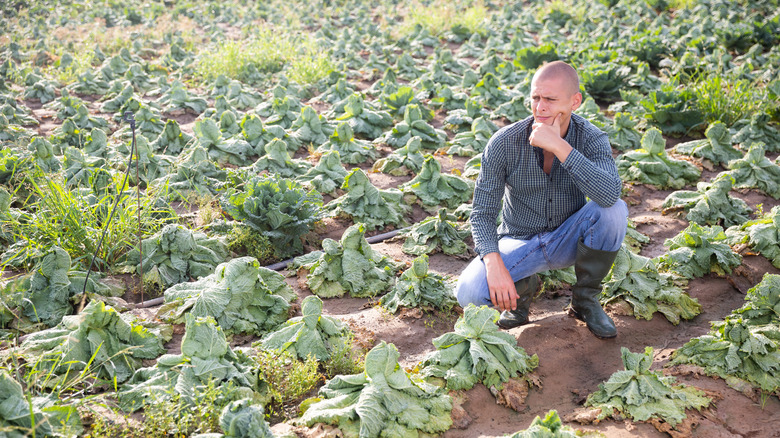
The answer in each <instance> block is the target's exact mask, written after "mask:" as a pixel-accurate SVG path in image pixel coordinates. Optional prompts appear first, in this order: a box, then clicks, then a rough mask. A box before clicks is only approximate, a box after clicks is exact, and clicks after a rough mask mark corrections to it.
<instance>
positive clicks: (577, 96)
mask: <svg viewBox="0 0 780 438" xmlns="http://www.w3.org/2000/svg"><path fill="white" fill-rule="evenodd" d="M581 103H582V93H580V92H579V91H578V92H576V93H574V96H572V97H571V110H572V111H576V110H577V108H579V107H580V104H581Z"/></svg>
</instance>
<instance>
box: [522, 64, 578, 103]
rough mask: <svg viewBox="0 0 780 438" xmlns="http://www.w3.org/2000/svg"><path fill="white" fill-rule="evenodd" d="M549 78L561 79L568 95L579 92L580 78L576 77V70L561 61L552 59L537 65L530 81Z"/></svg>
mask: <svg viewBox="0 0 780 438" xmlns="http://www.w3.org/2000/svg"><path fill="white" fill-rule="evenodd" d="M550 79H561V80H562V81H563V83H564V84H565V85H566V89H567V91H568V92H569V95H570V96H572V95H574V94H577V93H579V92H580V79H579V77H577V72H576V71H575V70H574V68H573V67H572V66H570V65H569V64H567V63H565V62H563V61H553V62H550V63H546V64H544V65H542V66H541V67H539V70H536V73H535V74H534V78H533V80H532V81H531V82H532V83H533V82H537V81H547V80H550Z"/></svg>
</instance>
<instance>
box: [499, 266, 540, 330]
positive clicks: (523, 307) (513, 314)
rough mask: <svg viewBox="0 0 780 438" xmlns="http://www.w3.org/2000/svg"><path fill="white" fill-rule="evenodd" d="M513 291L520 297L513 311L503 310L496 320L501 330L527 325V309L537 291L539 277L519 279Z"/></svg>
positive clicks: (532, 276)
mask: <svg viewBox="0 0 780 438" xmlns="http://www.w3.org/2000/svg"><path fill="white" fill-rule="evenodd" d="M515 290H516V291H517V295H518V296H519V297H520V298H518V299H517V307H516V308H515V310H504V311H503V312H501V317H499V318H498V322H497V324H498V326H499V327H501V328H502V329H511V328H514V327H519V326H521V325H523V324H528V309H530V308H531V301H533V299H534V295H535V294H536V292H537V291H538V290H539V276H538V275H536V274H534V275H531V276H530V277H525V278H521V279H520V280H517V281H516V282H515Z"/></svg>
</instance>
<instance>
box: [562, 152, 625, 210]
mask: <svg viewBox="0 0 780 438" xmlns="http://www.w3.org/2000/svg"><path fill="white" fill-rule="evenodd" d="M610 159H611V157H610ZM563 168H564V169H566V171H568V172H569V175H571V177H572V180H573V181H574V183H575V184H576V185H577V187H578V188H579V189H580V190H581V191H582V193H584V194H585V196H587V197H588V198H590V199H592V200H593V201H594V202H595V203H597V204H598V205H600V206H602V207H611V206H612V205H614V204H615V202H617V200H618V199H620V192H621V191H622V189H623V183H622V182H621V181H620V177H619V176H618V175H617V171H616V170H615V172H614V173H612V172H608V171H606V170H604V169H602V168H601V167H599V166H597V165H596V164H595V163H594V162H593V161H591V160H589V159H588V158H587V157H585V156H584V155H582V154H581V153H580V152H578V151H575V150H572V151H570V153H569V157H568V158H567V160H566V161H565V162H563Z"/></svg>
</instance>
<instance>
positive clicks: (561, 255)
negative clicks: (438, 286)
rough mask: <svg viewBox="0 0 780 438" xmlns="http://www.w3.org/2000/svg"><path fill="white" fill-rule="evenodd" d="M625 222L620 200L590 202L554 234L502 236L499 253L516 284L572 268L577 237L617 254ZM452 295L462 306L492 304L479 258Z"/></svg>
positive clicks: (625, 225) (467, 269)
mask: <svg viewBox="0 0 780 438" xmlns="http://www.w3.org/2000/svg"><path fill="white" fill-rule="evenodd" d="M627 219H628V207H627V206H626V203H625V202H623V200H620V199H619V200H618V201H617V202H616V203H615V205H613V206H612V207H608V208H603V207H600V206H599V205H598V204H596V203H595V202H593V201H589V202H588V203H587V204H585V206H583V207H582V208H581V209H579V210H578V211H577V212H576V213H574V214H573V215H571V216H570V217H569V218H568V219H566V221H565V222H564V223H562V224H561V226H559V227H558V228H556V229H555V230H554V231H545V232H542V233H539V234H537V235H535V236H532V237H531V238H530V239H528V240H520V239H514V238H512V237H503V238H501V239H499V241H498V250H499V253H500V254H501V259H503V261H504V266H506V268H507V269H508V270H509V274H510V275H511V276H512V281H517V280H520V279H521V278H525V277H528V276H530V275H533V274H536V273H537V272H542V271H547V270H551V269H561V268H567V267H569V266H571V265H573V264H574V260H575V257H576V254H577V242H578V241H579V239H580V238H582V239H583V243H584V244H585V246H587V247H589V248H593V249H600V250H603V251H617V250H618V249H620V245H621V244H622V243H623V238H624V237H625V236H626V227H627ZM455 295H456V296H457V298H458V303H460V305H461V306H463V307H465V306H466V305H468V304H469V303H474V304H475V305H477V306H480V305H482V304H486V305H488V306H492V305H493V303H492V302H491V301H490V290H489V289H488V284H487V274H486V271H485V262H483V261H482V258H481V257H476V258H475V259H474V260H472V261H471V263H469V265H468V266H466V269H464V270H463V272H462V273H461V274H460V278H459V279H458V285H457V287H456V288H455Z"/></svg>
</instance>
